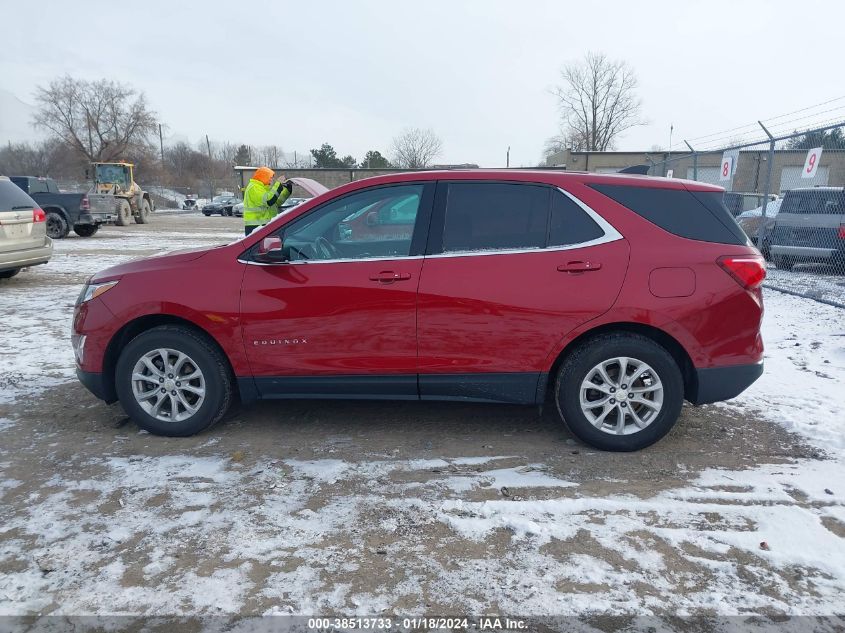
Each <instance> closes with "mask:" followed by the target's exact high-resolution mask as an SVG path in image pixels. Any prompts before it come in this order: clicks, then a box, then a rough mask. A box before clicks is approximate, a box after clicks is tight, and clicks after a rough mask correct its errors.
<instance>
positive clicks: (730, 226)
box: [591, 184, 748, 245]
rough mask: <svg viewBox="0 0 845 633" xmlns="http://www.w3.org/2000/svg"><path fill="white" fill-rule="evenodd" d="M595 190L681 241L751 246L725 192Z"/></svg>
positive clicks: (597, 187)
mask: <svg viewBox="0 0 845 633" xmlns="http://www.w3.org/2000/svg"><path fill="white" fill-rule="evenodd" d="M591 187H592V188H593V189H595V190H596V191H598V192H600V193H602V194H604V195H605V196H607V197H608V198H610V199H611V200H614V201H615V202H618V203H619V204H621V205H623V206H625V207H627V208H628V209H630V210H631V211H633V212H634V213H636V214H637V215H639V216H641V217H643V218H645V219H646V220H648V221H649V222H651V223H652V224H655V225H657V226H659V227H660V228H662V229H663V230H665V231H668V232H669V233H673V234H674V235H677V236H679V237H685V238H687V239H691V240H699V241H702V242H715V243H719V244H736V245H745V244H747V243H748V238H747V237H746V236H745V233H743V231H742V229H741V228H739V225H738V224H737V223H736V220H734V218H733V215H732V214H731V212H730V211H728V209H727V207H726V206H725V204H724V201H723V194H722V193H721V192H715V191H713V192H711V191H688V190H686V189H660V188H657V187H633V186H628V185H603V184H595V185H591Z"/></svg>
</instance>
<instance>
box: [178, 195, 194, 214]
mask: <svg viewBox="0 0 845 633" xmlns="http://www.w3.org/2000/svg"><path fill="white" fill-rule="evenodd" d="M180 207H181V209H182V210H183V211H190V210H192V209H196V208H197V199H196V197H195V196H193V195H191V194H188V195H186V196H185V199H184V200H182V204H181V205H180Z"/></svg>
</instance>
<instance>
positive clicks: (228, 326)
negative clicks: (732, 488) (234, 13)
mask: <svg viewBox="0 0 845 633" xmlns="http://www.w3.org/2000/svg"><path fill="white" fill-rule="evenodd" d="M722 193H723V192H722V190H721V189H720V188H717V187H714V186H712V185H706V184H703V183H698V182H692V181H684V180H666V179H664V178H647V177H643V176H621V175H600V174H587V173H566V172H553V171H516V172H515V171H505V170H466V171H438V172H414V173H402V174H391V175H389V176H379V177H375V178H368V179H364V180H359V181H356V182H352V183H349V184H346V185H343V186H341V187H338V188H337V189H333V190H331V191H327V192H325V193H322V194H320V195H317V196H316V197H314V198H312V199H311V200H309V201H308V202H305V203H303V204H301V205H299V206H297V207H295V208H293V209H291V210H290V211H288V212H287V213H285V214H281V215H279V216H278V217H277V218H276V219H275V220H273V221H271V222H270V223H268V224H267V225H265V226H263V227H261V228H259V229H257V230H256V231H255V232H253V233H252V234H251V235H249V236H247V237H244V238H241V239H239V240H238V241H236V242H233V243H231V244H229V245H228V246H222V247H216V248H211V249H206V250H197V251H190V252H188V251H185V252H182V253H178V254H172V255H169V256H164V257H155V258H150V259H146V260H139V261H135V262H129V263H125V264H121V265H119V266H116V267H113V268H109V269H107V270H104V271H101V272H99V273H97V274H96V275H94V276H93V277H92V278H91V279H90V280H89V282H88V283H87V284H86V286H85V288H84V289H83V290H82V294H81V295H80V297H79V300H78V302H77V307H76V311H75V315H74V320H73V335H72V340H73V346H74V351H75V354H76V359H77V364H78V370H77V375H78V376H79V379H80V380H81V381H82V383H83V384H84V385H86V386H87V387H88V388H89V389H90V390H91V391H92V392H93V393H94V394H95V395H97V396H98V397H99V398H102V399H103V400H105V401H107V402H114V401H115V400H118V399H119V400H120V402H121V404H122V405H123V408H124V410H125V411H126V412H127V414H128V415H129V416H130V417H131V418H132V419H133V420H135V421H136V422H137V423H138V424H139V425H140V426H141V427H143V428H145V429H147V430H149V431H151V432H153V433H157V434H161V435H173V436H184V435H191V434H194V433H198V432H200V431H202V430H204V429H207V428H209V427H210V426H211V425H212V424H214V423H215V422H217V421H219V420H220V419H221V418H222V416H223V415H224V414H225V412H226V410H227V409H228V408H229V406H230V404H231V403H232V402H233V401H234V400H235V399H236V398H238V397H239V399H240V401H241V402H242V403H249V402H252V401H255V400H258V399H284V398H376V399H385V398H391V399H400V400H459V401H476V402H506V403H514V404H523V405H533V406H537V405H541V404H543V403H544V402H546V401H547V398H553V399H554V402H555V403H556V407H557V411H558V413H559V415H560V418H561V420H562V421H563V422H565V424H566V425H567V426H568V427H569V428H570V429H571V431H572V432H573V433H574V434H575V435H576V436H578V437H579V438H581V439H582V440H583V441H585V442H587V443H589V444H592V445H594V446H597V447H599V448H602V449H608V450H636V449H639V448H642V447H644V446H648V445H650V444H653V443H654V442H656V441H657V440H658V439H660V438H661V437H663V436H664V435H665V434H666V433H667V432H668V431H669V430H670V429H671V428H672V426H673V425H674V424H675V422H676V421H677V419H678V416H679V414H680V412H681V405H682V402H683V400H685V399H686V400H688V401H690V402H692V403H693V404H704V403H708V402H716V401H720V400H726V399H729V398H733V397H734V396H736V395H738V394H739V393H741V392H742V391H743V390H744V389H745V388H747V387H748V386H749V385H750V384H751V383H753V382H754V381H755V380H756V379H757V378H758V377H759V376H760V374H761V373H762V371H763V365H762V360H763V342H762V339H761V336H760V323H761V319H762V315H763V301H762V293H761V289H760V285H761V283H762V281H763V279H764V277H765V267H764V261H763V258H762V257H761V256H760V254H759V253H758V252H757V251H756V249H754V248H753V247H751V246H750V245H749V243H748V239H747V238H746V236H745V234H744V233H743V232H742V230H741V229H740V228H739V226H737V224H736V222H735V221H734V219H733V218H732V217H731V215H730V213H729V212H728V210H727V209H726V208H725V206H724V204H723V202H722ZM382 210H383V211H382ZM371 211H372V214H371V213H370V212H371ZM357 218H363V220H362V226H360V227H359V226H358V225H357V224H354V225H352V226H350V222H354V221H355V220H356V219H357ZM382 223H384V224H385V227H386V228H385V230H384V231H382V230H381V229H380V228H379V226H380V225H381V224H382ZM358 229H360V231H359V230H358ZM210 286H213V287H214V288H215V291H214V292H211V293H210V292H209V291H208V288H209V287H210Z"/></svg>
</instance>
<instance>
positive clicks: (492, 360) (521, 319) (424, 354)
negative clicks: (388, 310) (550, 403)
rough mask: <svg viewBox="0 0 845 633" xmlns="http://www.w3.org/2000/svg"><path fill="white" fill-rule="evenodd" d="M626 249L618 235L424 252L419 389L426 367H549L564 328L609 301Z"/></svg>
mask: <svg viewBox="0 0 845 633" xmlns="http://www.w3.org/2000/svg"><path fill="white" fill-rule="evenodd" d="M628 253H629V247H628V243H627V242H626V241H625V240H624V239H618V240H615V241H612V242H607V243H603V244H597V245H594V246H587V247H584V248H567V249H539V250H536V251H525V252H518V253H501V254H498V253H497V254H485V255H472V254H462V255H452V256H447V255H436V256H430V257H427V258H426V260H425V263H424V265H423V269H422V273H421V279H420V288H419V297H418V322H419V324H418V337H419V367H420V374H421V378H420V390H421V395H423V396H425V395H426V389H425V386H424V385H425V380H424V379H423V377H422V375H424V374H442V373H454V374H472V373H483V372H501V373H509V372H518V373H523V372H546V371H548V369H549V368H548V367H546V366H545V364H546V360H547V358H548V357H549V355H550V354H551V353H553V351H555V348H556V346H557V345H559V343H560V341H561V340H562V339H563V338H564V337H565V336H566V334H567V333H569V332H570V331H572V330H573V329H574V328H576V327H577V326H579V325H581V324H583V323H585V322H586V321H588V320H590V319H593V318H595V317H597V316H599V315H601V314H602V313H604V312H606V311H607V310H608V309H609V308H610V307H611V306H612V305H613V302H614V301H615V299H616V297H617V295H618V294H619V290H620V288H621V285H622V281H623V279H624V277H625V272H626V269H627V266H628ZM559 269H560V270H559Z"/></svg>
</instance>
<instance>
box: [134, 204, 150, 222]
mask: <svg viewBox="0 0 845 633" xmlns="http://www.w3.org/2000/svg"><path fill="white" fill-rule="evenodd" d="M150 213H151V211H150V201H149V200H147V199H146V198H145V199H144V201H143V202H141V208H140V209H139V210H138V215H136V216H135V224H147V223H149V221H150Z"/></svg>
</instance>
